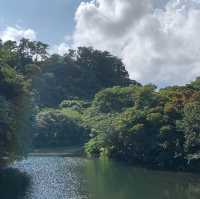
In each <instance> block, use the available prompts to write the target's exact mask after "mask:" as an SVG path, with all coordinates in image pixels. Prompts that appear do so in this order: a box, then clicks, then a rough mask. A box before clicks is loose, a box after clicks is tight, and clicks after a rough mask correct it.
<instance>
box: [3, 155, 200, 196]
mask: <svg viewBox="0 0 200 199" xmlns="http://www.w3.org/2000/svg"><path fill="white" fill-rule="evenodd" d="M14 167H15V168H18V169H19V170H21V171H23V172H24V171H25V172H26V173H28V174H29V176H30V178H31V185H30V187H29V188H28V190H27V191H26V194H25V197H24V198H25V199H199V198H200V178H199V175H196V174H195V175H194V174H184V173H171V172H157V171H150V170H146V169H140V168H134V167H131V166H127V165H125V164H122V163H118V162H113V161H108V160H89V159H84V158H74V157H73V158H63V157H30V158H28V159H27V160H24V161H21V162H18V163H16V164H15V165H14ZM0 198H1V197H0ZM12 199H14V198H12Z"/></svg>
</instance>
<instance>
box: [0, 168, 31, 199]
mask: <svg viewBox="0 0 200 199" xmlns="http://www.w3.org/2000/svg"><path fill="white" fill-rule="evenodd" d="M29 183H30V180H29V177H28V176H27V175H26V173H23V172H20V171H19V170H17V169H13V168H9V169H2V170H0V198H1V199H23V198H24V197H25V193H26V190H27V188H28V187H29Z"/></svg>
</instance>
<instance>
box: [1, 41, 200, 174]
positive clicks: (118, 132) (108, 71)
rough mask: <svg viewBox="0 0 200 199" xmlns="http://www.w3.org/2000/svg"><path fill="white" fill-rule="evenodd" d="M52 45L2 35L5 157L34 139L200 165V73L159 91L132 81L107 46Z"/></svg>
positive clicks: (96, 152) (135, 159) (156, 163)
mask: <svg viewBox="0 0 200 199" xmlns="http://www.w3.org/2000/svg"><path fill="white" fill-rule="evenodd" d="M47 49H48V46H47V45H46V44H43V43H41V42H32V41H29V40H27V39H22V40H21V41H20V42H19V43H16V42H12V41H8V42H5V43H3V42H0V161H1V162H2V164H3V162H5V160H8V159H9V160H12V159H15V158H17V157H20V156H21V155H23V154H25V152H26V151H27V150H26V148H27V147H26V146H30V145H31V146H32V147H37V148H38V147H40V148H45V147H65V146H71V145H84V146H85V152H86V153H87V154H88V155H91V156H96V157H100V156H106V157H109V158H114V159H118V160H123V161H127V162H131V163H133V164H141V165H144V166H150V167H155V168H161V169H172V170H193V171H198V168H199V166H200V79H199V78H197V79H196V80H195V81H194V82H192V83H190V84H187V85H185V86H174V87H167V88H163V89H160V90H158V89H157V88H156V86H155V85H151V84H150V85H144V86H142V85H141V84H139V83H138V82H136V81H134V80H131V79H130V78H129V74H128V72H127V70H126V68H125V66H124V64H123V63H122V61H121V60H120V59H119V58H117V57H115V56H113V55H111V54H110V53H109V52H106V51H99V50H94V49H93V48H90V47H79V48H78V49H76V50H69V52H68V53H66V54H65V55H63V56H61V55H57V54H54V55H48V53H47ZM161 78H162V77H161ZM31 143H32V144H31Z"/></svg>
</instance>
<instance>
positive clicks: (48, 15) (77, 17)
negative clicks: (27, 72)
mask: <svg viewBox="0 0 200 199" xmlns="http://www.w3.org/2000/svg"><path fill="white" fill-rule="evenodd" d="M0 3H1V4H0V38H1V39H2V40H3V41H6V40H8V39H11V40H19V39H20V38H21V37H27V38H29V39H32V40H35V39H37V40H41V41H43V42H47V43H49V44H50V45H51V52H57V53H61V54H62V53H64V52H66V51H67V49H68V48H74V47H77V46H82V45H85V46H93V47H94V48H97V49H101V50H108V51H110V52H112V53H113V54H115V55H117V56H119V57H120V58H122V59H123V61H124V63H125V65H126V66H127V69H128V71H129V73H130V75H131V77H132V78H133V79H136V80H138V81H140V82H142V83H154V84H157V85H159V86H165V85H172V84H179V85H181V84H184V83H187V82H189V81H191V80H193V79H195V77H197V76H200V39H199V35H200V0H42V1H41V0H28V1H27V0H20V1H19V0H0Z"/></svg>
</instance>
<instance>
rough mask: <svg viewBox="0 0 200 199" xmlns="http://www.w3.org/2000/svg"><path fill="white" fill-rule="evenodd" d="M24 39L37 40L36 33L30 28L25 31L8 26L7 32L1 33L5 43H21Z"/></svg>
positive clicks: (0, 37) (0, 36)
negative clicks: (9, 41) (10, 41)
mask: <svg viewBox="0 0 200 199" xmlns="http://www.w3.org/2000/svg"><path fill="white" fill-rule="evenodd" d="M22 38H26V39H30V40H36V32H35V31H34V30H32V29H30V28H28V29H25V28H22V27H19V26H16V27H10V26H8V27H7V28H6V29H5V30H2V31H0V39H1V40H2V41H3V42H5V41H8V40H12V41H19V40H20V39H22Z"/></svg>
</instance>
